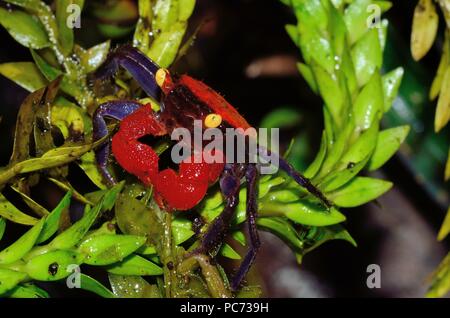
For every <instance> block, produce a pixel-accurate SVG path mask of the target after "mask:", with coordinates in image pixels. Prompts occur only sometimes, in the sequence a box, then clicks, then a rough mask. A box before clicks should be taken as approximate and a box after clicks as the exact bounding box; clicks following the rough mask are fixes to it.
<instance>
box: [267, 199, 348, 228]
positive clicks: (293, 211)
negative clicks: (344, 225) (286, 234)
mask: <svg viewBox="0 0 450 318" xmlns="http://www.w3.org/2000/svg"><path fill="white" fill-rule="evenodd" d="M260 214H261V215H263V214H264V215H267V216H269V215H284V216H286V217H287V218H289V219H290V220H292V221H294V222H296V223H299V224H304V225H311V226H326V225H332V224H337V223H341V222H344V221H345V216H344V215H343V214H342V213H340V212H339V211H338V210H336V209H335V208H331V209H329V210H328V209H327V208H325V207H323V206H322V205H321V204H320V203H318V202H317V201H315V202H313V201H309V200H299V201H298V202H294V203H287V204H286V203H280V202H267V203H266V202H264V203H262V204H261V207H260Z"/></svg>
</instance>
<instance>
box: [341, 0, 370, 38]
mask: <svg viewBox="0 0 450 318" xmlns="http://www.w3.org/2000/svg"><path fill="white" fill-rule="evenodd" d="M371 2H372V0H355V1H352V3H351V4H350V5H349V6H348V8H347V9H346V10H345V15H344V21H345V24H346V25H347V30H349V32H348V35H349V40H350V44H354V43H355V42H356V41H358V40H359V39H360V38H361V37H362V36H363V35H364V34H365V33H366V32H367V31H368V27H367V21H368V18H369V16H370V14H371V12H370V11H369V10H367V8H368V7H369V5H370V4H371Z"/></svg>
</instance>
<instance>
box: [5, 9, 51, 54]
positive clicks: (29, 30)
mask: <svg viewBox="0 0 450 318" xmlns="http://www.w3.org/2000/svg"><path fill="white" fill-rule="evenodd" d="M0 24H1V25H3V27H5V28H6V30H8V32H9V34H11V36H12V37H13V38H14V39H15V40H16V41H17V42H19V43H20V44H22V45H23V46H25V47H28V48H32V49H42V48H45V47H48V46H49V45H50V42H49V40H48V37H47V33H46V32H45V29H44V27H43V25H42V24H41V22H40V21H39V20H37V19H36V18H34V17H32V16H31V15H29V14H28V13H25V12H23V11H18V10H5V9H3V8H0Z"/></svg>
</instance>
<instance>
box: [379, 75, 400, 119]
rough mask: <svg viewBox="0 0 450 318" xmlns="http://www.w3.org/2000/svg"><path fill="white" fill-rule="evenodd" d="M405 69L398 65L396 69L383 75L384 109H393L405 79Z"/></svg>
mask: <svg viewBox="0 0 450 318" xmlns="http://www.w3.org/2000/svg"><path fill="white" fill-rule="evenodd" d="M404 73H405V72H404V70H403V68H402V67H398V68H396V69H395V70H393V71H391V72H389V73H387V74H386V75H384V76H383V78H382V82H383V92H384V111H385V112H387V111H388V110H389V109H391V106H392V103H393V102H394V99H395V98H396V97H397V93H398V90H399V88H400V84H401V82H402V79H403V74H404Z"/></svg>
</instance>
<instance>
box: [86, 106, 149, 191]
mask: <svg viewBox="0 0 450 318" xmlns="http://www.w3.org/2000/svg"><path fill="white" fill-rule="evenodd" d="M140 107H142V105H141V104H140V103H138V102H134V101H111V102H106V103H103V104H101V105H100V106H99V107H98V108H97V110H96V111H95V113H94V119H93V125H94V129H93V130H94V133H93V139H94V141H96V140H99V139H101V138H103V137H105V136H106V135H107V134H108V127H107V126H106V122H105V118H104V117H110V118H113V119H117V120H122V119H124V118H125V117H127V116H128V115H130V114H131V113H133V112H135V111H136V110H137V109H138V108H140ZM110 143H111V140H109V141H108V142H105V143H104V144H103V145H101V146H99V147H97V148H96V150H95V157H96V159H97V164H98V166H99V168H100V171H101V173H102V174H103V176H104V177H105V179H106V180H107V181H108V182H109V183H110V184H115V183H116V181H115V180H114V178H113V176H112V175H111V173H110V172H109V171H108V169H107V165H108V157H109V152H110Z"/></svg>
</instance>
